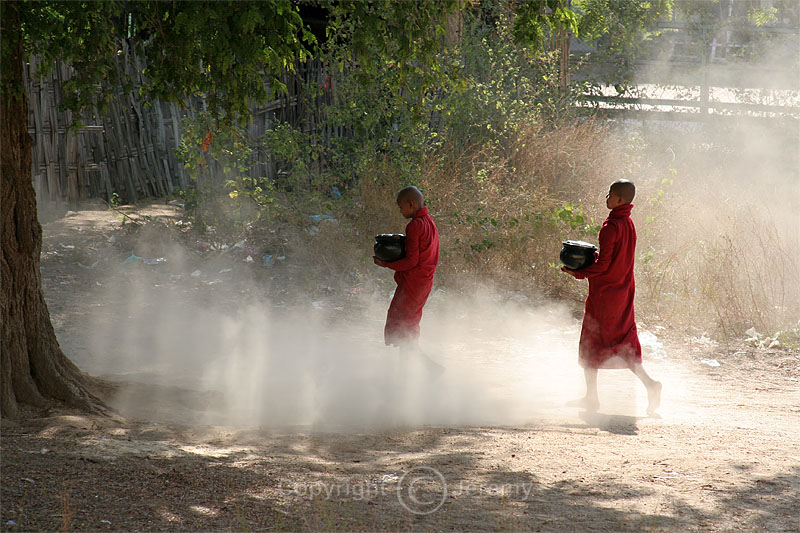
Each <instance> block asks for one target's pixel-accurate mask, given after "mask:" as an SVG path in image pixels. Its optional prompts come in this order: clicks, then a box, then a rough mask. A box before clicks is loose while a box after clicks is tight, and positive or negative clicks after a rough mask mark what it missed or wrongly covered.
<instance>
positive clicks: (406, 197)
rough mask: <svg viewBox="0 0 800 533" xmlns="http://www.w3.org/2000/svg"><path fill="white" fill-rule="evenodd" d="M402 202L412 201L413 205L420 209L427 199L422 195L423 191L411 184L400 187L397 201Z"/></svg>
mask: <svg viewBox="0 0 800 533" xmlns="http://www.w3.org/2000/svg"><path fill="white" fill-rule="evenodd" d="M400 202H410V203H411V205H413V206H414V207H416V208H417V209H420V208H421V207H422V204H423V203H425V199H424V198H423V196H422V192H421V191H420V190H419V189H417V188H416V187H414V186H413V185H411V186H409V187H405V188H403V189H400V192H398V193H397V203H398V204H400Z"/></svg>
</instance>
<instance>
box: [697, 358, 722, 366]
mask: <svg viewBox="0 0 800 533" xmlns="http://www.w3.org/2000/svg"><path fill="white" fill-rule="evenodd" d="M700 362H701V363H703V364H704V365H708V366H719V361H717V360H716V359H701V360H700Z"/></svg>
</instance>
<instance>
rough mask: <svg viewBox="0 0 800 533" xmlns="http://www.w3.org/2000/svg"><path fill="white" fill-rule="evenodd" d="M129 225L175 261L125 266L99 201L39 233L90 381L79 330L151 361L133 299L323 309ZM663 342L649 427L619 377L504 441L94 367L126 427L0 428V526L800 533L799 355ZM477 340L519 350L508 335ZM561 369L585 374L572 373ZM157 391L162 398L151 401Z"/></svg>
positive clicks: (689, 340) (68, 342)
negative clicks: (284, 414) (592, 404)
mask: <svg viewBox="0 0 800 533" xmlns="http://www.w3.org/2000/svg"><path fill="white" fill-rule="evenodd" d="M125 212H128V211H125ZM128 213H129V215H130V217H132V218H135V219H136V220H138V221H140V222H142V223H146V224H143V227H146V228H147V229H139V230H137V231H149V232H151V233H153V235H155V237H156V239H155V240H154V241H153V240H151V241H150V242H159V243H161V244H160V248H159V246H155V245H154V248H152V249H147V248H141V249H140V248H137V249H135V253H136V255H138V256H139V257H144V258H153V257H152V255H149V254H151V253H160V252H161V251H162V250H163V249H166V248H169V256H168V260H169V261H168V262H167V263H165V264H154V265H143V264H141V263H136V264H133V265H131V264H128V265H126V266H124V267H123V266H122V264H121V263H122V261H123V260H124V259H125V258H126V257H127V255H128V254H129V251H128V248H127V246H128V245H129V244H130V242H129V240H130V238H131V237H130V235H131V230H130V228H131V227H133V226H132V223H131V222H130V221H128V223H127V224H126V227H125V228H123V227H121V226H122V220H123V218H124V217H121V216H120V215H119V214H118V213H116V212H114V211H111V210H109V209H108V208H106V207H105V206H100V205H94V206H91V205H90V206H83V207H82V208H81V209H80V210H77V211H71V212H68V213H66V214H63V215H59V216H55V217H53V218H52V219H51V220H50V221H49V222H47V223H46V224H44V230H45V245H44V249H43V255H42V272H43V277H44V287H45V293H46V297H47V300H48V305H49V307H50V312H51V315H52V318H53V323H54V325H55V328H56V331H57V333H58V335H59V339H60V342H61V344H62V346H63V347H64V349H65V351H66V353H67V354H68V355H69V356H70V357H71V358H72V359H73V360H74V361H76V362H77V363H78V364H79V366H81V368H84V369H90V370H92V371H93V372H95V371H96V372H97V374H98V375H99V374H100V373H101V372H99V371H97V369H102V368H103V367H102V364H100V362H98V360H97V359H99V358H102V357H103V353H102V350H103V349H105V350H108V349H109V347H110V346H113V344H102V345H97V344H91V343H90V342H89V341H87V338H89V337H90V331H93V330H97V329H106V330H108V331H109V334H110V335H111V336H116V337H117V338H118V340H119V343H118V347H119V350H121V351H122V352H124V351H125V350H126V349H130V350H147V349H152V348H153V346H154V345H150V344H148V342H149V341H148V331H147V329H146V327H145V326H146V324H145V323H144V322H137V321H136V320H137V318H136V317H133V318H131V320H132V322H127V323H126V322H125V320H124V318H125V317H122V320H121V319H120V316H119V315H118V313H116V312H115V310H119V309H123V310H125V309H129V308H126V307H125V302H124V300H125V299H130V292H129V291H127V290H123V288H131V287H134V288H136V290H137V291H143V292H142V293H141V294H142V301H143V302H148V301H152V299H151V298H150V296H149V295H151V294H153V295H154V294H164V293H166V294H167V298H166V299H167V300H169V299H174V298H193V302H195V305H199V306H202V305H205V304H208V305H210V304H211V302H213V303H214V305H217V306H220V307H222V308H223V309H230V310H234V309H235V308H236V307H237V305H239V304H240V303H241V300H242V298H244V297H245V296H247V297H251V296H253V295H251V294H249V293H248V294H247V295H245V293H244V291H246V290H249V289H246V287H251V286H252V285H251V283H252V281H253V280H256V281H257V282H258V286H259V287H260V288H261V290H262V291H263V294H259V295H256V297H257V298H261V297H264V296H265V295H270V297H271V298H272V300H273V301H275V302H277V305H278V306H280V305H283V304H284V303H285V302H286V301H290V300H293V299H302V298H304V297H306V298H309V299H310V300H314V301H317V298H320V297H321V296H320V295H321V294H322V295H324V294H328V293H331V292H334V293H335V292H336V288H331V287H328V286H321V287H317V288H314V287H315V286H312V289H308V286H305V287H304V289H303V291H299V292H300V293H298V291H292V290H291V289H288V288H287V287H286V286H285V284H284V283H283V282H282V280H285V279H289V278H288V275H287V276H280V275H279V276H277V277H276V276H275V275H274V274H271V273H270V272H271V271H270V270H269V269H265V268H259V267H258V262H259V261H260V258H259V255H258V251H256V250H253V251H252V252H253V253H254V254H255V255H256V257H255V258H254V261H253V263H249V262H247V261H246V257H243V256H242V254H240V255H235V254H233V253H231V254H213V253H206V250H204V249H202V248H203V246H205V245H200V249H198V248H197V245H196V244H195V239H194V237H192V236H190V235H189V233H187V232H182V231H181V229H180V228H181V227H182V226H180V225H176V222H178V223H180V220H181V213H180V210H179V209H177V208H176V207H174V206H169V205H164V204H153V205H150V206H144V207H140V208H137V209H136V210H135V211H130V212H128ZM159 239H160V240H159ZM165 242H166V243H167V244H169V246H167V245H165V244H164V243H165ZM173 244H174V246H173ZM237 253H238V252H237ZM243 253H244V254H247V253H249V251H244V252H243ZM135 261H138V260H134V262H135ZM159 269H160V270H159ZM228 269H230V270H228ZM198 270H200V271H201V274H200V275H196V276H192V274H191V273H192V272H196V271H198ZM299 271H302V269H300V270H299ZM205 272H213V273H214V275H212V276H206V274H205ZM101 274H102V275H101ZM226 276H227V277H226ZM296 277H297V279H300V278H302V276H301V275H299V274H298V275H297V276H296ZM245 279H246V280H247V281H242V280H245ZM143 281H144V283H142V282H143ZM148 291H152V292H148ZM315 291H318V292H319V293H320V294H314V292H315ZM323 293H324V294H323ZM350 294H351V293H349V292H342V293H341V295H340V296H341V297H340V298H339V299H338V306H337V307H335V309H337V310H342V309H344V310H350V307H352V308H353V309H355V308H357V307H358V305H359V303H358V301H357V300H351V299H348V296H349V295H350ZM328 296H330V294H328ZM334 296H335V295H334ZM159 304H160V305H161V304H163V305H166V303H165V302H164V301H159ZM142 305H145V304H142ZM97 308H100V309H107V310H108V311H107V312H105V313H98V312H96V309H97ZM434 309H436V308H435V307H434ZM353 312H354V313H356V314H357V310H355V311H353ZM123 314H124V313H123ZM145 314H146V313H145ZM103 317H106V318H103ZM129 318H130V317H129ZM375 324H378V325H379V324H380V317H377V318H375V319H374V320H373V322H372V323H370V327H372V326H374V325H375ZM131 329H133V330H134V332H133V334H132V335H128V333H126V332H128V331H129V330H131ZM659 332H660V333H659V339H660V341H661V342H662V343H663V353H664V354H666V356H665V357H653V356H652V355H653V354H650V355H651V356H649V357H646V359H645V364H646V366H647V367H648V369H649V370H650V372H651V373H652V374H653V375H654V377H656V378H658V379H661V380H662V381H663V382H664V385H665V386H664V397H663V405H662V407H661V409H660V410H659V414H660V416H658V417H646V416H645V413H644V408H643V405H644V404H643V403H642V402H641V397H642V395H643V392H642V391H638V392H635V393H631V392H628V391H631V390H636V389H637V387H638V388H640V386H638V385H637V384H636V383H635V382H633V381H632V380H631V379H629V378H630V376H623V375H621V374H619V373H610V374H608V375H607V376H606V375H605V374H601V385H600V386H601V402H602V401H603V399H604V397H603V395H604V394H605V395H606V397H616V396H621V397H622V398H623V401H614V402H608V403H606V402H603V405H601V409H600V412H599V413H597V414H594V415H587V414H585V413H582V412H580V411H579V410H577V409H574V408H568V407H565V406H564V405H563V403H562V402H560V399H559V401H553V402H551V403H550V404H546V402H545V404H546V405H545V407H544V408H542V409H539V410H537V411H536V413H535V414H532V415H531V416H530V417H529V418H528V419H527V420H526V421H524V422H523V423H519V424H515V425H491V424H489V425H474V426H462V425H447V424H437V425H424V424H423V425H400V426H395V427H392V425H391V424H386V426H388V427H383V428H382V429H377V428H373V429H370V428H360V429H358V428H352V427H351V428H340V429H338V430H337V429H320V428H319V427H315V426H304V425H297V426H295V427H290V426H287V425H283V426H281V427H265V426H259V425H250V426H246V425H245V426H242V425H226V424H213V425H211V424H202V423H197V422H196V421H195V418H196V417H195V415H196V414H197V413H198V412H203V411H204V410H205V409H210V408H211V406H212V405H213V404H214V403H215V402H217V401H218V398H216V397H215V396H214V394H213V393H210V392H207V391H206V392H203V391H197V390H194V389H191V388H188V387H183V386H182V383H181V376H180V375H179V373H177V372H175V371H174V370H173V371H172V374H171V375H172V376H173V377H174V383H170V382H166V383H165V382H163V381H162V382H156V381H152V380H151V381H150V382H148V380H147V379H145V378H146V375H145V374H146V372H145V370H144V369H143V370H142V372H140V373H138V374H136V373H131V372H129V373H128V374H125V375H121V374H120V373H117V374H114V372H113V371H111V370H110V369H107V370H108V372H105V373H104V378H105V379H107V380H108V381H109V382H115V383H117V384H118V385H117V387H116V388H115V389H114V390H115V391H116V392H108V391H107V392H108V397H107V398H108V401H109V402H110V403H111V404H112V405H115V398H118V397H119V396H120V395H121V394H123V393H122V391H124V394H125V395H126V397H127V398H128V400H129V401H128V402H126V403H125V406H124V408H120V409H121V410H122V412H121V413H120V415H119V416H116V417H111V418H108V417H97V416H88V415H85V414H81V413H76V412H70V411H64V410H56V409H54V410H51V411H49V412H47V413H29V417H28V418H25V419H22V420H18V421H9V420H3V422H2V439H1V442H2V523H1V524H0V526H2V529H3V530H4V531H38V530H47V531H51V530H68V529H77V530H93V531H101V530H112V529H113V530H135V531H140V530H180V529H182V530H190V531H200V530H204V531H205V530H233V531H250V530H264V529H280V530H332V529H345V530H387V529H391V530H394V529H400V530H535V531H584V530H587V531H592V530H603V531H619V530H630V531H650V530H669V531H692V530H699V531H717V530H731V529H744V530H767V531H798V530H800V393H799V392H798V389H800V382H798V379H800V356H799V355H798V353H797V352H793V351H787V350H776V349H773V350H767V349H757V348H754V347H751V346H747V345H745V344H743V343H739V344H729V345H720V344H718V343H716V342H714V341H712V340H710V339H708V338H707V337H703V336H702V335H695V334H692V335H689V334H685V335H675V334H669V332H667V331H666V330H659ZM375 335H378V336H379V335H380V331H379V330H378V331H377V332H376V333H375ZM132 339H133V340H132ZM183 342H189V343H190V342H191V339H183ZM504 342H505V344H504ZM487 343H488V344H492V343H493V345H494V347H495V348H497V347H498V346H511V345H513V339H505V340H503V339H497V338H494V339H490V340H487ZM465 353H466V352H465ZM451 357H452V356H451ZM703 360H706V362H705V363H704V362H703ZM711 360H713V361H716V362H718V363H719V366H711V365H709V364H708V362H709V361H711ZM475 364H476V365H478V364H482V363H481V362H480V361H477V360H476V363H475ZM569 364H570V365H574V366H571V367H569V368H568V369H567V371H569V372H571V373H572V374H574V375H575V376H578V379H579V377H580V376H579V373H580V370H579V368H578V367H577V365H575V363H574V361H570V362H569ZM189 370H190V369H188V368H187V372H188V371H189ZM126 380H127V381H128V385H127V386H121V385H119V383H124V382H126ZM626 395H627V396H626ZM155 396H158V398H160V400H159V401H158V402H146V401H145V399H147V398H148V397H155ZM131 398H133V401H130V400H131ZM136 398H139V399H141V401H136ZM626 398H627V400H625V399H626Z"/></svg>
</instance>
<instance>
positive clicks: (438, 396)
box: [75, 274, 583, 430]
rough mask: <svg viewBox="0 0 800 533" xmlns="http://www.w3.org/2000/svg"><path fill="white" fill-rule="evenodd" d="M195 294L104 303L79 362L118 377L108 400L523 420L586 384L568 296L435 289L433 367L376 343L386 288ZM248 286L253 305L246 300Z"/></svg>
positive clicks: (218, 416)
mask: <svg viewBox="0 0 800 533" xmlns="http://www.w3.org/2000/svg"><path fill="white" fill-rule="evenodd" d="M376 275H378V274H376ZM218 286H219V285H214V286H212V287H207V288H206V289H205V290H211V289H212V288H213V287H218ZM203 290H204V289H200V290H199V291H197V290H195V291H192V292H189V293H184V294H181V295H179V294H177V293H176V292H175V291H170V290H168V289H165V288H164V287H155V286H153V284H152V283H146V282H141V283H140V282H135V283H131V284H130V286H129V287H128V288H127V289H126V290H125V292H124V293H119V292H118V293H117V294H116V295H115V297H114V298H113V299H114V300H116V301H118V302H124V303H123V304H122V305H121V306H120V305H118V306H117V308H116V309H115V310H113V311H109V310H108V309H103V310H98V311H96V316H95V319H94V320H95V321H102V320H105V323H106V324H107V327H104V328H98V330H99V331H101V332H102V333H99V334H97V335H95V337H94V338H93V339H91V340H90V341H89V342H88V346H87V347H86V348H87V349H86V350H85V355H83V356H80V354H79V353H75V356H76V362H77V363H78V364H79V365H80V366H81V368H82V369H83V370H85V371H87V372H89V373H90V374H93V375H97V376H101V377H104V378H105V379H108V380H111V381H114V382H118V383H121V384H123V386H122V387H121V388H120V392H119V394H118V396H117V397H116V399H115V400H113V401H112V405H113V406H114V407H115V408H117V409H118V410H119V411H120V412H121V413H122V414H124V415H127V416H131V417H134V418H137V417H138V418H146V419H155V420H162V421H165V422H175V423H190V424H214V425H236V426H260V427H283V428H288V427H294V428H314V429H321V430H327V429H330V430H349V429H365V428H388V427H402V426H418V425H447V426H451V425H453V426H455V425H493V426H496V425H516V424H524V423H529V422H531V421H532V420H533V419H535V418H537V417H541V416H546V414H547V413H548V411H550V410H553V409H556V410H557V409H561V408H563V406H564V404H565V403H566V402H567V401H568V400H571V399H575V398H577V397H579V396H580V395H581V394H582V393H583V384H582V372H581V371H580V368H579V367H578V365H577V342H578V335H579V331H580V323H579V321H578V320H577V319H576V318H574V317H573V316H572V315H571V313H570V311H569V310H568V308H567V307H566V306H565V305H563V304H557V303H547V304H544V305H534V304H532V303H530V302H527V301H525V299H524V297H522V296H521V295H510V296H509V295H502V296H501V295H499V294H498V293H497V292H495V291H492V290H490V289H481V290H477V291H475V292H474V293H472V294H470V295H469V296H467V295H463V294H462V295H456V294H448V293H447V292H444V291H442V290H441V289H438V290H437V289H434V293H433V294H432V295H431V298H430V300H429V303H428V305H427V307H426V310H425V315H424V317H423V321H422V326H421V327H422V337H421V349H422V351H423V352H424V353H425V354H426V355H427V356H428V357H430V359H432V360H434V361H436V362H437V363H439V364H441V365H442V366H444V367H445V371H444V372H443V373H442V374H441V375H437V374H436V373H435V372H432V371H431V369H430V368H429V366H428V365H427V364H426V363H425V362H424V360H422V359H419V358H415V357H411V356H408V355H401V354H400V351H399V350H398V349H397V348H393V347H387V346H384V345H383V338H382V335H383V323H384V318H385V314H386V309H387V307H388V303H389V297H390V294H388V293H385V292H382V291H378V290H376V291H375V292H373V293H371V294H368V295H367V294H365V295H364V296H363V297H362V298H361V302H359V304H358V305H356V306H355V307H356V311H350V310H348V311H346V310H345V308H343V307H342V306H341V305H339V304H340V302H338V301H337V297H336V293H335V292H334V293H333V294H332V295H331V296H330V297H329V298H327V299H324V300H314V301H310V300H309V301H308V302H306V303H295V304H293V305H292V306H281V305H273V304H271V303H270V302H269V301H267V300H266V297H265V296H264V295H263V290H261V291H260V292H259V289H258V288H248V289H247V290H244V291H243V293H242V298H241V301H240V302H228V303H227V304H226V303H224V302H222V303H219V302H217V303H215V304H212V303H211V302H212V300H213V297H212V295H211V294H205V295H204V294H203ZM254 292H259V294H261V296H259V298H258V300H259V301H256V300H257V299H256V298H252V297H249V296H246V295H248V294H252V293H254ZM101 315H102V317H101ZM82 357H85V360H81V358H82Z"/></svg>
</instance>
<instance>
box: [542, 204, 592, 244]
mask: <svg viewBox="0 0 800 533" xmlns="http://www.w3.org/2000/svg"><path fill="white" fill-rule="evenodd" d="M550 218H551V220H553V222H555V223H558V222H560V223H563V224H565V225H566V226H568V227H569V229H570V230H573V231H575V230H577V232H578V234H579V235H580V236H581V237H586V236H589V235H591V236H596V235H597V233H598V232H599V231H600V226H599V225H598V224H595V222H594V218H592V217H588V216H587V215H586V214H584V212H583V206H580V205H573V204H571V203H570V202H567V203H565V204H564V205H562V206H558V207H556V208H555V209H554V210H553V213H552V214H551V215H550Z"/></svg>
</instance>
